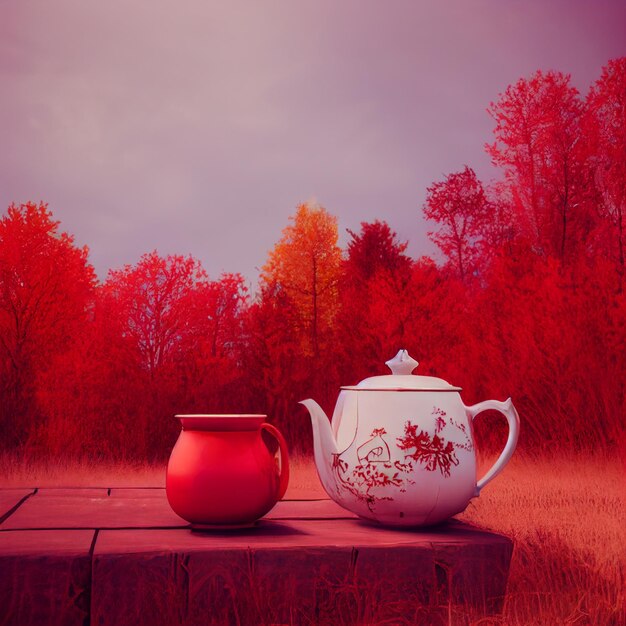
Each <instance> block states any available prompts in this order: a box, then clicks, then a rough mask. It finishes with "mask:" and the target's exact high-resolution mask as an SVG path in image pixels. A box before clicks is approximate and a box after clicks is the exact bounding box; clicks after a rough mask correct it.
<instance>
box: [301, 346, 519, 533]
mask: <svg viewBox="0 0 626 626" xmlns="http://www.w3.org/2000/svg"><path fill="white" fill-rule="evenodd" d="M386 364H387V365H388V366H389V368H390V369H391V374H388V375H383V376H372V377H370V378H366V379H365V380H362V381H361V382H360V383H359V384H358V385H356V386H349V387H341V391H340V393H339V398H338V399H337V404H336V406H335V411H334V413H333V418H332V423H331V422H329V420H328V418H327V417H326V414H325V413H324V411H323V410H322V408H321V407H320V406H319V404H318V403H317V402H315V400H310V399H309V400H303V401H302V402H301V404H303V405H304V406H305V407H306V408H307V409H308V411H309V413H310V415H311V422H312V425H313V440H314V441H313V443H314V456H315V465H316V467H317V472H318V474H319V477H320V481H321V483H322V485H323V487H324V489H325V490H326V492H327V493H328V495H329V496H330V497H331V498H332V499H333V500H334V501H335V502H337V504H339V505H341V506H342V507H344V508H345V509H348V510H349V511H352V512H353V513H356V514H357V515H359V516H360V517H362V518H365V519H367V520H371V521H375V522H379V523H381V524H384V525H390V526H429V525H433V524H437V523H439V522H442V521H444V520H446V519H448V518H449V517H451V516H453V515H455V514H456V513H460V512H461V511H464V510H465V508H466V507H467V505H468V504H469V502H470V500H471V499H472V498H474V497H476V496H478V495H479V494H480V492H481V490H482V489H483V487H485V485H487V484H488V483H489V482H491V481H492V480H493V479H494V478H495V477H496V476H497V475H498V474H499V473H500V472H501V471H502V469H503V468H504V466H505V465H506V464H507V463H508V461H509V459H510V458H511V456H512V454H513V451H514V450H515V446H516V445H517V439H518V435H519V416H518V414H517V411H516V410H515V407H514V406H513V403H512V402H511V399H510V398H509V399H508V400H506V401H505V402H499V401H497V400H487V401H485V402H480V403H478V404H475V405H473V406H465V405H464V404H463V401H462V400H461V396H460V394H459V392H460V391H461V389H460V387H454V386H452V385H451V384H450V383H448V382H446V381H445V380H443V379H441V378H435V377H432V376H418V375H414V374H412V372H413V370H414V369H415V368H416V367H417V366H418V362H417V361H415V360H414V359H413V358H411V357H410V356H409V354H408V352H407V351H406V350H400V351H399V352H398V354H397V355H396V356H395V357H394V358H393V359H391V360H390V361H387V363H386ZM489 409H495V410H496V411H499V412H500V413H502V414H503V415H504V416H505V417H506V419H507V422H508V427H509V433H508V439H507V442H506V445H505V447H504V450H503V451H502V453H501V454H500V456H499V457H498V459H497V460H496V462H495V463H494V465H493V466H492V467H491V468H490V469H489V471H488V472H487V473H486V474H485V475H484V476H483V477H482V478H481V479H480V480H478V481H477V480H476V452H475V446H474V435H473V420H474V418H475V417H476V416H477V415H478V414H479V413H481V412H482V411H486V410H489Z"/></svg>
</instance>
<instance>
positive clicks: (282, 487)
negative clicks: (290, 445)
mask: <svg viewBox="0 0 626 626" xmlns="http://www.w3.org/2000/svg"><path fill="white" fill-rule="evenodd" d="M261 428H262V429H263V430H266V431H267V432H268V433H270V435H272V436H273V437H274V438H275V439H276V441H278V447H279V448H280V464H279V472H280V475H279V476H280V478H279V480H280V482H279V486H278V500H280V499H281V498H282V497H283V496H284V495H285V492H286V491H287V485H288V484H289V454H288V452H287V442H286V441H285V438H284V437H283V435H282V433H281V432H280V431H279V430H278V428H276V426H273V425H272V424H269V423H268V422H263V423H262V424H261Z"/></svg>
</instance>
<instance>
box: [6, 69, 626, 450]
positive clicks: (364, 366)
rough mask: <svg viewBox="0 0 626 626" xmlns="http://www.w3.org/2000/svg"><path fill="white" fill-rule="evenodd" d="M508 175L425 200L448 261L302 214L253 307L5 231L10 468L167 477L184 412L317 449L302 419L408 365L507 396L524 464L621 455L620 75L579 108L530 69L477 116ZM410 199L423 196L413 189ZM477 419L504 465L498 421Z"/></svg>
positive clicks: (240, 287) (624, 363)
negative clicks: (87, 467) (58, 463)
mask: <svg viewBox="0 0 626 626" xmlns="http://www.w3.org/2000/svg"><path fill="white" fill-rule="evenodd" d="M488 112H489V114H490V116H491V118H492V120H493V136H492V137H491V138H488V139H490V141H489V142H488V143H487V144H486V145H485V149H486V150H487V152H488V154H489V155H490V157H491V159H492V162H493V164H494V165H495V166H496V168H497V172H498V176H497V179H496V180H495V181H481V180H480V179H479V178H478V177H477V175H476V173H475V172H474V170H473V169H472V168H471V167H470V166H465V167H464V168H463V169H461V170H460V171H456V172H451V173H449V174H448V175H446V176H444V177H443V178H442V179H441V180H437V181H434V182H433V183H432V185H431V186H430V187H429V188H428V190H427V194H426V201H425V202H424V205H423V206H422V207H419V206H417V202H416V208H415V210H416V228H417V215H418V211H419V210H422V211H423V213H424V215H425V217H426V218H427V219H428V220H429V222H430V224H431V226H432V231H433V232H432V233H429V236H430V237H431V239H432V240H433V241H434V243H435V244H436V245H437V246H438V247H439V249H440V251H441V257H440V259H439V260H438V262H435V261H434V260H433V259H431V258H428V257H420V258H416V259H415V258H411V257H410V256H409V255H408V254H407V252H406V250H407V243H406V242H405V241H403V240H402V238H400V237H398V235H397V234H396V233H395V232H393V230H392V229H391V228H390V226H389V225H388V224H387V223H386V222H385V221H384V220H383V219H381V220H377V221H373V222H369V223H368V222H363V223H361V226H360V230H358V231H357V232H353V231H348V242H347V245H346V246H345V248H344V249H342V248H340V247H339V245H338V241H339V228H340V227H339V224H338V221H337V219H336V217H335V216H333V214H332V213H331V212H330V211H328V210H326V209H325V208H323V207H321V206H318V205H312V204H307V203H303V204H301V205H299V206H298V207H297V208H296V209H295V212H294V214H293V215H292V217H291V218H290V220H289V223H288V224H286V225H285V228H284V230H283V231H282V233H277V241H276V244H275V246H274V247H273V249H272V250H270V251H269V253H268V257H267V259H266V260H265V264H264V265H263V267H262V270H261V275H260V279H259V286H258V289H257V290H256V293H251V292H250V290H249V289H248V287H247V283H246V280H245V279H244V277H242V276H241V275H238V274H229V273H225V274H223V275H221V276H218V277H209V276H208V275H207V273H206V272H205V270H204V269H203V267H202V265H201V264H200V262H199V261H198V260H197V259H195V258H192V257H190V256H183V255H170V256H161V255H160V254H159V253H158V252H157V251H156V250H155V251H151V252H146V253H145V254H144V255H143V256H142V257H141V258H140V259H139V261H138V262H137V263H136V264H135V265H127V266H124V267H122V268H120V269H113V270H111V271H109V273H108V276H107V277H106V279H105V280H103V281H99V280H98V279H97V277H96V274H95V271H94V269H93V267H92V265H91V264H90V261H89V250H88V249H87V248H86V247H84V248H81V247H79V246H78V245H77V244H76V243H75V241H74V238H73V236H72V235H71V234H68V233H66V232H64V230H63V227H62V225H61V224H60V223H59V222H58V221H57V220H55V217H54V215H53V211H52V210H51V209H50V208H49V207H48V205H47V204H46V203H45V202H26V203H23V204H18V203H16V204H12V205H11V206H9V207H8V208H7V209H6V211H5V212H4V214H3V216H2V219H1V221H0V397H1V398H2V402H1V404H0V424H1V429H0V451H2V450H3V451H17V452H19V453H20V454H24V455H32V456H36V457H38V458H54V457H59V456H72V457H83V458H89V459H92V460H98V459H101V460H137V461H150V462H153V461H162V460H165V459H167V457H168V456H169V453H170V451H171V448H172V445H173V444H174V442H175V440H176V437H177V435H178V431H179V425H178V423H177V422H176V420H174V419H173V416H174V414H176V413H186V412H187V413H241V412H254V413H266V414H267V415H268V416H269V420H270V421H272V422H273V423H275V424H276V425H277V426H278V427H279V428H280V429H281V430H282V431H283V432H284V434H285V436H286V438H287V440H288V442H289V444H290V446H291V448H292V449H293V450H296V451H302V452H308V451H310V449H311V447H312V440H311V432H310V423H309V420H308V415H307V413H306V410H305V409H304V408H303V407H301V406H300V405H298V401H299V400H301V399H304V398H309V397H313V398H315V399H317V400H318V401H320V404H322V406H323V407H324V408H325V409H326V410H327V412H329V413H330V412H331V411H332V407H333V406H334V403H335V399H336V397H337V393H338V391H339V387H340V386H341V385H349V384H355V383H357V382H358V381H360V380H361V379H363V378H365V377H367V376H371V375H376V374H384V373H386V367H385V365H384V362H385V361H386V360H388V359H389V358H391V357H392V356H393V355H394V354H395V353H396V352H397V351H398V349H399V348H406V349H407V350H408V351H409V353H410V354H411V355H412V356H413V357H415V358H416V359H417V360H418V361H419V362H420V365H419V368H418V372H419V373H420V374H426V375H435V376H439V377H441V378H444V379H446V380H448V381H450V382H451V383H452V384H454V385H458V386H460V387H462V388H463V391H462V397H463V400H464V401H465V403H466V404H471V403H474V402H478V401H480V400H484V399H487V398H496V399H500V400H504V399H505V398H507V397H508V396H511V397H512V398H513V401H514V403H515V405H516V407H517V409H518V411H519V414H520V416H521V420H522V430H521V437H520V443H519V448H520V451H521V452H523V453H527V454H529V455H543V454H553V453H554V452H555V451H558V452H563V453H565V452H573V453H575V452H591V451H597V450H603V451H612V452H614V451H616V450H617V449H618V445H619V442H620V437H621V433H622V430H623V419H624V415H625V414H626V402H625V394H624V385H625V381H626V294H625V290H624V287H625V284H624V281H625V276H624V274H625V260H624V254H625V252H624V238H625V233H624V229H625V227H626V224H625V219H626V216H625V215H624V213H625V211H626V58H620V59H616V60H613V61H610V62H608V63H607V65H606V66H605V67H604V68H603V70H602V73H601V75H600V76H599V78H598V79H597V81H596V82H595V83H594V84H593V85H592V86H591V88H590V89H589V91H588V93H586V94H581V93H580V92H579V91H578V90H577V89H576V88H575V87H574V86H573V85H572V81H571V78H570V76H568V75H566V74H563V73H561V72H558V71H548V72H541V71H537V72H536V73H535V74H533V75H532V76H530V77H528V78H523V79H520V80H519V81H518V82H516V83H515V84H512V85H510V86H509V87H508V88H507V89H506V90H505V91H504V92H503V93H501V94H500V95H499V96H498V97H497V99H495V100H494V102H493V103H491V105H490V106H489V109H488ZM416 195H417V190H416ZM493 417H494V419H488V417H482V418H481V419H480V423H479V424H478V425H477V430H478V437H479V438H480V439H481V443H480V445H482V446H485V447H486V448H489V447H490V446H491V447H494V448H495V447H499V446H501V443H502V441H503V440H504V438H505V436H506V432H505V431H506V425H505V422H504V420H503V419H502V418H496V417H495V415H494V416H493Z"/></svg>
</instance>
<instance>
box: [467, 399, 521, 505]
mask: <svg viewBox="0 0 626 626" xmlns="http://www.w3.org/2000/svg"><path fill="white" fill-rule="evenodd" d="M465 408H466V410H467V412H468V413H469V415H470V417H471V418H472V419H474V418H475V417H476V416H477V415H478V414H479V413H482V412H483V411H487V410H489V409H493V410H495V411H500V413H502V415H504V417H506V421H507V422H508V423H509V437H508V439H507V440H506V445H505V446H504V450H502V452H501V453H500V456H499V457H498V460H497V461H496V462H495V463H494V464H493V465H492V466H491V468H490V469H489V471H488V472H487V473H486V474H485V475H484V476H483V477H482V478H481V479H480V480H479V481H478V483H477V484H476V493H475V494H474V495H475V496H477V495H479V494H480V492H481V490H482V488H483V487H484V486H485V485H486V484H487V483H489V482H491V481H492V480H493V479H494V478H495V477H496V476H497V475H498V474H499V473H500V472H501V471H502V470H503V469H504V466H505V465H506V464H507V463H508V462H509V460H510V459H511V456H512V455H513V452H514V450H515V446H516V445H517V439H518V437H519V415H518V414H517V411H516V410H515V407H514V406H513V402H511V398H509V399H508V400H506V401H505V402H499V401H498V400H485V401H484V402H479V403H478V404H474V405H473V406H468V407H465Z"/></svg>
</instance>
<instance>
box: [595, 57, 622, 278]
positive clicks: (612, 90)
mask: <svg viewBox="0 0 626 626" xmlns="http://www.w3.org/2000/svg"><path fill="white" fill-rule="evenodd" d="M585 130H586V136H587V140H588V143H589V148H590V152H591V159H590V160H591V169H592V181H593V185H594V190H595V192H596V193H595V197H594V200H595V203H596V207H597V209H598V211H599V213H600V216H601V218H602V222H603V224H605V225H606V227H607V230H608V233H607V236H606V237H603V238H602V239H603V243H605V244H608V249H609V251H610V254H611V256H612V257H613V258H614V259H615V260H616V262H617V266H618V270H619V277H620V283H619V285H620V289H623V284H624V273H625V261H624V238H625V235H624V229H625V228H626V224H625V221H626V57H622V58H620V59H615V60H613V61H609V63H608V64H607V66H606V67H605V68H604V69H603V70H602V76H601V77H600V78H599V80H598V81H596V83H595V85H593V87H592V88H591V90H590V92H589V95H588V97H587V115H586V127H585ZM603 248H604V250H606V247H603Z"/></svg>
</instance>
